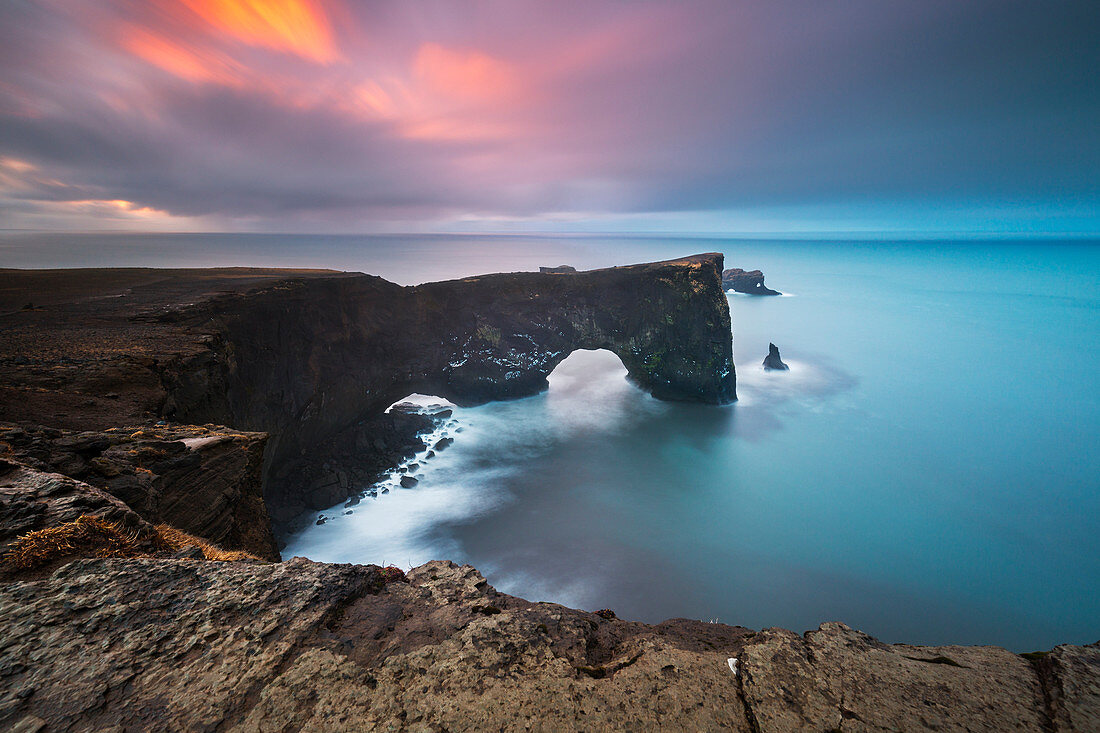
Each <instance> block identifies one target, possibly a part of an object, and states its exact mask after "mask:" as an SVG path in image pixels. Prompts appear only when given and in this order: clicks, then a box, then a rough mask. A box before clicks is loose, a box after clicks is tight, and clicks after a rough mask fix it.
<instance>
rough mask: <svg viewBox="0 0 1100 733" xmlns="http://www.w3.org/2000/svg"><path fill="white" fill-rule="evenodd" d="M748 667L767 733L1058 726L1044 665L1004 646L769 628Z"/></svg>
mask: <svg viewBox="0 0 1100 733" xmlns="http://www.w3.org/2000/svg"><path fill="white" fill-rule="evenodd" d="M741 668H742V670H743V671H742V676H743V678H744V690H745V701H746V703H747V704H748V706H749V707H750V708H751V709H752V712H753V715H754V717H755V718H756V722H757V724H758V725H759V726H760V729H761V730H783V731H787V730H791V731H794V730H903V731H908V730H922V729H925V730H926V729H931V730H988V731H1008V730H1035V731H1039V730H1046V729H1048V728H1047V725H1048V720H1049V712H1048V710H1047V708H1046V704H1045V702H1044V697H1043V687H1042V685H1041V684H1040V680H1039V676H1038V675H1037V674H1036V671H1035V669H1034V668H1033V667H1032V665H1031V664H1030V663H1029V662H1028V661H1027V660H1025V659H1024V658H1023V657H1020V656H1019V655H1016V654H1012V653H1010V652H1007V651H1005V650H1004V649H1000V648H997V647H962V646H951V647H915V646H907V645H904V644H894V645H890V644H883V643H882V642H880V641H878V640H876V639H873V638H871V637H870V636H867V635H866V634H862V633H860V632H858V631H853V630H852V629H849V628H848V627H847V626H845V625H843V624H836V623H830V624H824V625H823V626H821V628H819V629H818V630H817V631H811V632H808V633H807V634H805V635H804V636H798V635H797V634H794V633H792V632H790V631H785V630H782V629H767V630H765V631H764V632H762V633H761V634H760V635H759V636H758V637H757V638H754V639H753V643H751V644H749V645H747V646H746V648H745V649H744V651H743V652H742V656H741ZM1088 674H1089V676H1091V678H1093V679H1095V677H1096V675H1097V674H1100V666H1093V667H1091V672H1089V673H1088ZM1067 730H1073V728H1067Z"/></svg>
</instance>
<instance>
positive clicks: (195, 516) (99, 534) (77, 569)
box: [0, 255, 1100, 731]
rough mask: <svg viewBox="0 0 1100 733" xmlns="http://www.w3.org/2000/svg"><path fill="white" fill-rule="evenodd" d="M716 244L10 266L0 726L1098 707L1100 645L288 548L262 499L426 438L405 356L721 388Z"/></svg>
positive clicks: (380, 462)
mask: <svg viewBox="0 0 1100 733" xmlns="http://www.w3.org/2000/svg"><path fill="white" fill-rule="evenodd" d="M721 267H722V260H721V256H720V255H700V256H696V257H692V258H686V259H684V260H677V261H673V262H667V263H656V264H653V265H641V266H635V267H627V268H612V269H610V270H603V271H596V272H593V273H577V272H574V271H572V269H571V268H549V269H550V271H548V272H544V273H515V274H512V275H497V276H487V277H484V278H470V279H468V280H463V281H456V282H453V283H437V284H429V285H426V286H419V287H417V288H401V287H399V286H396V285H393V284H392V283H386V282H385V281H383V280H380V279H378V278H371V277H369V276H349V275H346V274H343V273H326V272H317V271H298V272H286V271H263V270H219V271H201V270H199V271H195V270H192V271H179V270H177V271H156V270H123V271H114V270H106V271H94V272H87V271H66V272H51V271H39V272H18V271H8V272H3V273H0V729H2V730H17V731H54V730H58V731H64V730H79V731H83V730H114V731H126V730H130V731H146V730H188V731H190V730H218V731H225V730H248V731H273V730H278V731H290V730H317V731H322V730H323V731H331V730H411V731H444V730H446V731H459V730H468V731H483V730H547V731H558V730H593V731H595V730H717V729H729V730H743V731H793V730H816V731H835V730H843V731H870V730H902V731H905V730H917V729H929V730H968V731H978V730H987V731H1008V730H1025V731H1030V730H1035V731H1096V730H1100V646H1098V645H1089V646H1059V647H1057V648H1055V649H1054V650H1052V651H1051V652H1048V653H1036V654H1028V655H1017V654H1013V653H1011V652H1008V651H1006V650H1004V649H999V648H996V647H961V646H951V647H917V646H907V645H900V644H884V643H881V642H879V641H877V640H875V639H873V638H871V637H869V636H866V635H865V634H862V633H860V632H858V631H854V630H852V629H849V628H848V627H846V626H844V625H842V624H825V625H823V626H822V627H821V628H819V629H818V630H816V631H812V632H808V633H806V634H804V635H802V636H799V635H797V634H795V633H792V632H790V631H785V630H781V629H766V630H764V631H760V632H754V631H751V630H749V629H745V628H741V627H735V626H727V625H724V624H709V623H703V622H700V621H692V620H687V619H672V620H669V621H666V622H664V623H661V624H657V625H648V624H642V623H637V622H631V621H626V620H621V619H618V618H616V617H615V614H614V613H613V612H612V611H610V610H607V609H604V610H602V611H598V612H596V613H589V612H586V611H581V610H574V609H568V608H564V607H562V606H558V605H555V604H550V603H532V602H529V601H525V600H522V599H519V598H515V597H512V596H508V595H504V594H501V593H498V592H496V591H495V590H494V589H493V588H492V587H490V586H489V585H488V584H487V583H486V582H485V580H484V578H482V576H481V575H480V574H479V573H478V572H477V571H476V570H474V569H473V568H470V567H458V566H456V565H454V564H452V563H447V562H434V563H429V564H427V565H424V566H421V567H419V568H416V569H414V570H412V571H411V572H409V573H408V574H407V575H406V574H404V573H402V572H400V571H399V570H397V569H396V568H378V567H375V566H358V565H326V564H319V563H312V562H309V561H306V560H303V559H300V558H295V559H292V560H289V561H286V562H281V561H279V553H278V549H277V546H276V543H275V539H274V535H273V533H272V524H273V522H272V519H273V515H274V519H275V520H276V521H275V523H276V524H278V522H279V521H280V520H285V519H286V518H287V517H290V516H292V515H293V513H294V512H297V511H301V510H302V509H303V508H305V507H308V506H316V505H317V503H318V502H320V503H322V504H323V503H324V502H332V503H335V502H338V501H340V500H341V499H342V497H343V496H346V493H347V491H348V487H349V485H350V484H351V483H361V482H362V481H363V480H365V479H366V478H369V476H370V475H371V472H372V471H375V470H382V469H384V468H385V467H387V466H392V465H394V463H395V462H396V461H397V460H399V459H400V458H401V457H402V456H404V455H406V454H408V453H409V452H410V451H414V450H416V449H418V447H419V446H420V445H421V444H419V443H418V442H417V441H418V435H420V434H421V433H423V432H425V431H430V430H431V428H432V422H431V420H430V419H429V418H428V417H425V416H418V415H401V414H396V415H395V414H390V413H385V412H384V407H385V406H386V405H388V404H389V403H390V402H392V401H393V400H394V399H396V398H398V397H401V396H404V394H407V393H408V392H410V391H414V390H413V389H411V387H415V386H417V385H429V386H431V387H432V388H434V389H438V390H440V391H443V392H445V393H446V394H449V395H451V396H454V397H456V398H459V399H463V398H464V399H466V400H471V401H477V400H480V399H489V398H491V397H494V396H515V395H517V394H526V393H530V392H531V391H537V389H539V388H540V385H541V384H543V383H544V377H545V374H546V373H547V372H548V371H549V369H551V368H552V367H553V365H554V364H556V363H557V362H558V361H560V359H561V358H564V355H565V354H567V353H568V352H569V351H571V350H572V349H574V348H592V347H595V346H603V347H609V348H613V349H615V350H616V352H617V353H620V356H621V357H622V358H623V361H624V363H626V364H627V366H628V368H630V369H631V370H632V371H631V374H632V375H633V376H634V377H635V379H636V380H637V381H638V382H639V383H640V384H642V385H643V386H647V388H650V389H651V391H652V392H653V393H654V394H657V395H658V396H664V397H669V398H672V397H675V398H684V399H695V400H701V401H710V402H722V401H725V400H727V399H729V398H732V397H733V387H734V380H733V372H732V362H731V361H729V354H730V348H729V347H730V344H729V339H728V334H729V314H728V308H727V307H726V304H725V298H724V296H723V295H722V288H721V279H720V273H721ZM410 329H411V330H410ZM670 334H675V338H673V339H672V340H671V341H670V340H669V338H670ZM437 342H438V343H437ZM433 343H435V344H436V346H433V347H430V348H428V347H426V346H425V344H428V345H429V346H430V344H433ZM665 344H672V346H671V347H670V348H665V346H664V345H665ZM424 349H427V351H426V352H425V351H424ZM727 368H728V371H727ZM181 416H205V417H210V418H212V419H213V418H215V417H216V418H219V419H220V420H221V422H223V423H224V424H227V425H232V426H233V427H225V426H224V425H220V424H204V425H194V424H188V423H186V422H184V421H182V420H181V419H180V418H181ZM196 419H197V417H196ZM273 445H274V446H275V447H274V448H273ZM351 457H355V458H356V459H357V460H358V461H359V463H358V464H356V465H355V466H353V467H351V468H348V470H347V471H345V470H344V469H342V468H339V467H338V464H339V461H341V460H351ZM355 471H359V472H360V473H355ZM653 592H654V593H660V592H661V589H660V588H654V589H653Z"/></svg>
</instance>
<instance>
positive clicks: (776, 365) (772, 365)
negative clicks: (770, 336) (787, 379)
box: [764, 344, 790, 371]
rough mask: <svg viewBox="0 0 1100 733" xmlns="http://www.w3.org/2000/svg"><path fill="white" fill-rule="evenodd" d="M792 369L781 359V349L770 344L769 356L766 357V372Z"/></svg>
mask: <svg viewBox="0 0 1100 733" xmlns="http://www.w3.org/2000/svg"><path fill="white" fill-rule="evenodd" d="M788 370H790V367H789V366H787V365H786V364H784V363H783V360H782V359H780V358H779V347H778V346H776V345H775V344H768V355H767V356H765V357H764V371H788Z"/></svg>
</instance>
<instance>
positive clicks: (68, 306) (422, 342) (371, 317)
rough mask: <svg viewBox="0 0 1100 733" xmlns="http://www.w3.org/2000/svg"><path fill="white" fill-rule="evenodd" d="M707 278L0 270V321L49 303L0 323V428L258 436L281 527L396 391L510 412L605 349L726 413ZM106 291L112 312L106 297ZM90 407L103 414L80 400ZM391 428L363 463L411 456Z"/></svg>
mask: <svg viewBox="0 0 1100 733" xmlns="http://www.w3.org/2000/svg"><path fill="white" fill-rule="evenodd" d="M722 261H723V260H722V255H721V254H701V255H694V256H692V257H686V258H684V259H680V260H671V261H668V262H657V263H650V264H642V265H631V266H625V267H612V268H607V269H602V270H592V271H587V272H553V273H536V272H519V273H507V274H497V275H486V276H482V277H472V278H465V279H461V280H452V281H447V282H438V283H428V284H425V285H419V286H416V287H402V286H399V285H396V284H394V283H391V282H387V281H386V280H383V279H381V278H378V277H373V276H369V275H358V274H347V273H326V272H301V273H296V272H291V271H283V272H281V273H280V272H277V271H276V272H272V271H263V270H199V271H196V270H191V271H188V270H167V271H161V270H100V271H95V273H94V277H91V276H89V274H87V273H80V272H75V273H74V272H71V271H66V272H57V271H30V272H4V273H0V278H2V282H0V305H2V304H3V303H6V302H9V301H12V302H13V304H15V307H18V305H21V304H22V303H25V302H26V301H27V300H28V299H30V298H32V297H33V298H35V302H36V303H37V302H38V300H39V298H40V297H43V298H44V297H47V296H45V295H42V294H43V293H45V294H48V298H49V303H48V304H47V305H48V306H49V310H48V312H42V313H40V312H38V311H31V312H27V313H20V315H19V316H18V318H16V317H15V316H11V315H7V316H4V315H0V343H2V344H3V345H4V348H3V349H0V420H8V421H10V422H21V421H27V422H32V421H33V422H35V423H39V424H40V423H48V424H49V423H52V424H54V425H58V426H61V427H67V428H70V429H103V428H105V427H110V426H117V425H120V424H123V425H125V424H130V425H139V424H142V423H145V422H148V423H151V422H156V421H157V420H161V419H165V418H167V419H170V420H172V421H174V422H180V423H189V424H205V423H214V424H219V425H230V426H233V427H234V428H236V429H240V430H249V431H263V432H265V433H267V434H268V436H269V438H268V442H267V448H266V452H265V456H264V468H263V471H264V490H265V498H266V499H267V505H268V510H269V512H270V514H271V515H272V517H273V518H274V519H275V521H276V522H284V521H287V520H288V519H289V518H290V517H291V516H293V514H295V513H296V512H300V511H303V510H304V509H306V508H307V506H308V505H309V504H310V503H313V504H316V503H317V502H319V501H321V500H325V501H328V500H329V499H332V500H333V501H334V502H339V501H341V500H343V499H344V498H346V496H347V495H348V489H347V488H346V487H344V486H343V485H342V484H340V483H339V482H337V483H333V482H331V481H328V480H326V481H324V483H323V485H321V484H318V485H317V486H316V487H315V488H314V489H313V491H312V492H310V491H309V487H310V485H311V484H312V483H314V482H315V480H316V479H318V478H319V477H318V476H316V475H314V474H313V468H309V467H316V466H318V465H320V464H322V463H324V462H326V460H328V462H330V464H332V465H340V466H342V465H343V464H342V463H341V462H340V461H332V460H329V459H330V458H331V455H330V453H331V451H330V448H329V446H331V445H332V443H333V442H334V441H336V440H339V439H340V438H339V436H341V435H345V434H347V432H348V431H349V430H350V431H351V432H352V433H354V434H355V435H356V437H355V441H353V443H357V442H358V436H360V435H364V434H365V433H364V432H362V431H359V430H358V429H356V427H355V426H357V425H361V424H366V423H369V422H371V421H372V420H374V419H375V418H377V417H378V416H379V415H381V414H383V412H384V410H385V409H386V407H388V406H389V405H391V404H393V403H394V402H395V401H397V400H399V399H401V398H402V397H404V396H405V395H408V394H410V393H412V392H420V393H424V394H435V395H439V396H441V397H444V398H447V399H449V400H451V401H452V402H455V403H456V404H459V405H472V404H479V403H483V402H486V401H489V400H497V399H511V398H517V397H525V396H528V395H532V394H535V393H537V392H539V391H541V390H544V389H546V388H547V386H548V384H547V381H546V377H547V375H549V373H550V372H551V371H552V370H553V369H554V367H556V366H557V365H558V364H559V363H560V362H561V361H562V360H563V359H565V358H566V357H567V356H568V355H569V354H570V353H572V352H573V351H575V350H577V349H608V350H610V351H612V352H614V353H615V354H617V355H618V356H619V358H620V359H621V360H622V362H623V364H624V365H625V366H626V369H627V371H628V373H629V375H630V378H631V379H632V380H633V381H634V382H635V383H636V384H638V385H639V386H640V387H641V388H643V389H645V390H647V391H648V392H650V393H651V394H653V395H654V396H655V397H658V398H660V399H667V400H683V401H692V402H702V403H708V404H722V403H726V402H730V401H732V400H734V399H735V398H736V392H735V386H736V385H735V375H734V367H733V354H732V337H731V328H730V317H729V304H728V302H727V299H726V297H725V294H724V291H723V290H722V282H721V272H722ZM112 288H114V289H116V290H119V291H122V292H125V293H127V294H128V297H127V298H112V297H106V296H108V295H110V294H111V293H112V292H114V291H113V290H112ZM250 288H251V289H250ZM219 292H221V293H222V294H217V293H219ZM16 299H18V300H16ZM44 302H45V301H44ZM3 354H11V355H13V358H10V359H9V358H5V357H4V356H3ZM14 356H18V357H20V358H22V359H23V361H22V362H20V361H17V360H16V359H15V358H14ZM74 360H75V361H74ZM105 394H112V395H115V394H117V395H119V398H118V399H111V400H108V399H106V398H104V397H96V396H95V395H105ZM407 417H417V418H420V417H422V416H411V415H410V416H407ZM394 419H395V420H396V419H398V418H396V417H395V418H394ZM424 419H425V420H427V419H428V418H424ZM395 430H396V432H395V433H394V435H395V437H397V436H400V437H401V440H390V439H389V436H388V435H387V434H386V433H385V431H383V432H382V433H377V432H375V431H371V434H372V436H373V437H372V438H371V439H369V440H367V441H365V443H366V447H367V450H368V451H370V452H371V453H372V456H375V457H377V458H378V461H379V462H383V461H384V460H385V461H389V460H390V459H392V458H394V457H396V456H399V455H400V456H404V457H408V456H411V455H412V454H413V453H414V452H415V451H416V450H419V449H421V448H422V447H423V445H422V443H419V444H418V445H416V446H413V445H411V443H412V442H415V441H417V440H419V434H420V431H419V430H418V429H417V430H416V431H415V433H416V434H411V435H410V432H411V431H410V430H405V429H400V430H397V429H396V428H395ZM406 439H407V440H406ZM436 450H438V448H437V449H436ZM372 460H373V458H372ZM399 462H400V460H398V461H397V462H390V463H389V466H390V467H392V466H394V465H397V463H399ZM307 468H308V470H307ZM349 468H350V467H347V468H345V470H348V469H349ZM356 480H357V481H358V480H361V479H359V478H357V479H356ZM367 483H369V476H368V477H367ZM321 489H323V491H322V490H321ZM310 493H312V494H315V496H312V497H310V496H309V494H310ZM321 494H324V496H322V495H321Z"/></svg>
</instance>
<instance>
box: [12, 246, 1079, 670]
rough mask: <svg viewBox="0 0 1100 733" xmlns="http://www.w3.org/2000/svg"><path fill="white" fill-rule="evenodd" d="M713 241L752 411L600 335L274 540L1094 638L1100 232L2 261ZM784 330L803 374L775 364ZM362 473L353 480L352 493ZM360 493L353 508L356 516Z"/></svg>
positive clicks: (464, 260)
mask: <svg viewBox="0 0 1100 733" xmlns="http://www.w3.org/2000/svg"><path fill="white" fill-rule="evenodd" d="M705 251H721V252H724V253H725V255H726V266H727V267H743V268H746V269H757V268H759V269H762V270H763V271H764V273H765V275H766V278H767V280H766V283H767V284H768V285H769V286H770V287H773V288H776V289H778V290H780V291H782V292H783V293H785V294H786V295H785V296H784V297H753V296H742V295H730V296H728V297H729V301H730V308H731V311H732V316H733V324H734V356H735V362H736V366H737V391H738V396H739V398H740V399H739V401H738V402H737V403H735V404H732V405H729V406H724V407H708V406H700V405H688V404H677V403H668V402H660V401H657V400H655V399H653V398H651V397H649V396H648V395H646V394H645V393H643V392H642V391H640V390H639V389H637V388H636V387H634V386H633V385H632V384H630V383H629V382H628V381H627V380H626V378H625V370H624V369H623V367H622V365H621V363H619V361H618V359H617V358H616V357H615V356H614V355H612V354H610V353H607V352H576V353H574V354H573V355H572V356H571V357H570V358H569V359H567V360H566V361H565V362H564V363H562V364H561V365H560V366H559V367H558V369H557V370H555V372H554V373H553V374H552V375H551V378H550V389H549V391H547V392H544V393H542V394H540V395H537V396H534V397H529V398H526V399H522V400H515V401H509V402H497V403H491V404H487V405H482V406H479V407H472V408H456V409H455V411H454V417H453V419H452V421H451V423H450V424H449V425H448V426H447V427H445V428H444V430H445V431H446V432H447V434H448V435H449V436H451V437H454V438H455V443H454V444H453V445H452V446H451V447H450V448H448V449H447V450H445V451H441V452H440V453H439V454H438V455H437V456H435V457H433V458H432V459H430V460H427V461H422V462H421V468H420V469H419V470H418V471H417V473H416V476H417V477H418V478H419V479H420V481H419V483H418V484H417V485H416V486H415V487H414V488H411V489H400V488H396V487H394V488H392V489H391V490H390V491H388V492H387V493H381V494H379V496H378V497H377V498H370V497H367V498H365V499H363V500H362V501H361V502H360V503H359V504H358V505H355V506H352V507H348V508H345V507H344V506H342V505H341V506H338V507H334V508H332V509H329V510H326V511H324V512H321V513H322V514H325V515H326V517H328V518H329V519H328V521H326V523H325V524H323V525H316V524H313V523H312V522H310V523H309V524H308V525H307V526H306V528H305V529H303V530H302V531H300V532H299V533H297V534H296V535H294V536H292V537H289V538H287V539H288V544H287V547H286V549H285V550H284V551H283V555H284V557H291V556H294V555H302V556H306V557H309V558H312V559H315V560H320V561H332V562H364V563H384V564H395V565H399V566H403V567H408V566H410V565H416V564H419V563H422V562H425V561H427V560H431V559H450V560H454V561H455V562H459V563H470V564H472V565H474V566H476V567H477V568H478V569H479V570H480V571H481V572H482V573H483V574H484V575H485V577H486V578H487V579H488V580H489V582H490V583H492V584H493V585H495V586H496V587H497V588H498V589H500V590H502V591H505V592H508V593H512V594H516V595H520V596H523V597H525V598H529V599H531V600H548V601H554V602H558V603H563V604H566V605H570V606H575V607H580V608H586V609H590V610H595V609H598V608H612V609H614V610H615V612H616V613H617V614H618V615H619V616H620V617H622V618H627V619H636V620H643V621H650V622H655V621H660V620H662V619H664V618H668V617H675V616H682V617H689V618H698V619H704V620H715V619H716V620H719V621H721V622H723V623H729V624H741V625H744V626H749V627H753V628H762V627H769V626H782V627H785V628H790V629H794V630H796V631H802V630H805V629H811V628H815V627H816V626H817V625H818V624H820V623H822V622H824V621H831V620H840V621H843V622H845V623H847V624H848V625H849V626H852V627H855V628H858V629H861V630H863V631H865V632H867V633H869V634H872V635H874V636H877V637H879V638H880V639H883V640H884V641H888V642H900V641H905V642H910V643H920V644H944V643H961V644H985V643H990V644H998V645H1001V646H1005V647H1008V648H1009V649H1013V650H1015V651H1029V650H1033V649H1047V648H1050V647H1051V646H1053V645H1055V644H1059V643H1066V642H1068V643H1089V642H1093V641H1096V640H1097V638H1100V449H1098V446H1100V370H1098V362H1100V242H1096V241H1084V240H1076V241H1065V242H1061V241H1059V242H1055V241H996V240H978V241H961V242H954V241H918V242H885V241H858V242H842V241H778V240H774V241H773V240H737V239H713V238H710V239H707V238H698V237H696V238H671V237H625V236H622V237H602V238H596V237H535V236H525V237H507V236H497V237H473V236H469V237H465V236H409V237H397V236H392V237H342V236H327V237H306V236H300V235H279V236H270V235H115V234H97V235H42V234H31V233H5V234H3V235H0V265H2V266H6V267H50V266H97V267H103V266H112V265H116V266H121V265H130V266H132V265H146V266H195V267H199V266H214V265H256V266H295V267H303V266H308V267H333V268H338V269H352V270H361V271H365V272H370V273H372V274H378V275H381V276H383V277H387V278H389V279H391V280H394V281H396V282H400V283H403V284H413V283H417V282H424V281H428V280H435V279H443V278H450V277H460V276H466V275H472V274H478V273H482V272H494V271H507V270H519V269H534V268H536V267H537V266H539V265H558V264H570V265H574V266H576V267H578V268H582V269H586V268H589V267H598V266H606V265H612V264H629V263H633V262H644V261H649V260H655V259H667V258H671V257H677V256H681V255H686V254H691V253H694V252H705ZM769 342H774V343H775V344H777V345H778V346H779V348H780V350H781V352H782V356H783V359H784V361H786V362H787V363H788V364H789V365H790V367H791V369H790V372H785V373H777V372H768V373H766V372H764V371H763V369H762V367H761V361H762V360H763V358H764V356H765V355H766V354H767V352H768V343H769ZM363 488H367V487H363ZM349 511H350V512H351V513H350V514H348V513H345V512H349Z"/></svg>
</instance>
